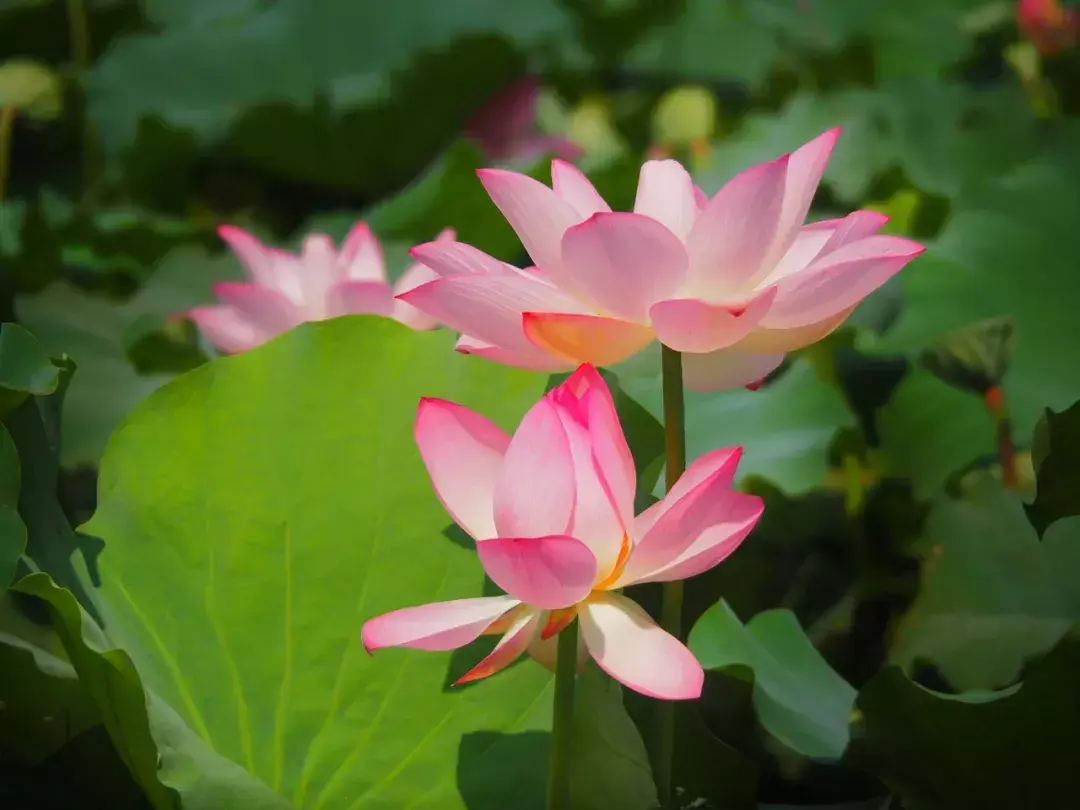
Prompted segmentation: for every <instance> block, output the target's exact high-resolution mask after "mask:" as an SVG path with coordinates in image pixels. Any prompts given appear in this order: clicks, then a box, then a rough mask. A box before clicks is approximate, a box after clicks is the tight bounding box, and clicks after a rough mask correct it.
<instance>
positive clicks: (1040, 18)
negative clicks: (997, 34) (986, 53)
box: [1016, 0, 1080, 56]
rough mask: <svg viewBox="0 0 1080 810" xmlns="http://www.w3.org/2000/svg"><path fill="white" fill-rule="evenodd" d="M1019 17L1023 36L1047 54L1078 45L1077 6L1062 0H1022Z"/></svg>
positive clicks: (1017, 17) (1079, 17) (1019, 5)
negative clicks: (1073, 6)
mask: <svg viewBox="0 0 1080 810" xmlns="http://www.w3.org/2000/svg"><path fill="white" fill-rule="evenodd" d="M1016 21H1017V24H1018V25H1019V26H1020V30H1021V31H1022V32H1023V33H1024V36H1025V37H1027V38H1028V39H1029V40H1031V41H1032V42H1033V43H1034V44H1035V47H1036V48H1038V49H1039V51H1040V52H1041V53H1043V54H1045V55H1047V56H1053V55H1054V54H1056V53H1060V52H1061V51H1063V50H1065V49H1066V48H1071V47H1072V46H1073V45H1075V44H1076V38H1077V33H1078V30H1080V15H1078V14H1077V11H1076V9H1075V8H1068V9H1067V8H1065V7H1064V6H1062V4H1061V0H1020V2H1019V3H1017V4H1016Z"/></svg>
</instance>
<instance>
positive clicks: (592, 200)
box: [551, 160, 611, 218]
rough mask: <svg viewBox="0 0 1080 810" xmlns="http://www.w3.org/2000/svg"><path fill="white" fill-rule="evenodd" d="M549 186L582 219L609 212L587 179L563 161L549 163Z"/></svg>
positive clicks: (609, 207) (606, 205)
mask: <svg viewBox="0 0 1080 810" xmlns="http://www.w3.org/2000/svg"><path fill="white" fill-rule="evenodd" d="M551 185H552V188H553V189H554V190H555V193H556V194H558V195H559V197H560V198H561V199H562V200H563V201H564V202H566V203H569V204H570V205H571V206H572V207H573V208H574V210H575V211H577V212H578V214H579V215H580V216H581V217H582V218H584V217H591V216H592V215H593V214H596V213H599V212H601V211H604V212H608V213H610V212H611V206H610V205H608V204H607V202H605V201H604V198H603V197H601V196H600V192H598V191H597V190H596V188H595V187H594V186H593V184H592V183H590V182H589V178H588V177H586V176H585V175H584V174H583V173H582V172H581V170H580V169H578V168H577V167H576V166H572V165H571V164H569V163H567V162H566V161H565V160H553V161H552V162H551Z"/></svg>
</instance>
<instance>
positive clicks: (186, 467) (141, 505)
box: [85, 317, 551, 810]
mask: <svg viewBox="0 0 1080 810" xmlns="http://www.w3.org/2000/svg"><path fill="white" fill-rule="evenodd" d="M452 344H453V336H452V335H451V334H449V333H447V332H430V333H416V332H413V331H411V330H408V329H406V328H405V327H402V326H400V325H399V324H396V323H394V322H392V321H389V320H384V319H378V318H373V317H347V318H340V319H337V320H333V321H328V322H324V323H319V324H305V325H303V326H300V327H298V328H297V329H294V330H292V331H291V332H289V333H287V334H286V335H283V336H281V337H279V338H277V339H275V340H273V341H271V342H270V343H268V344H266V345H265V346H262V347H260V348H258V349H255V350H253V351H251V352H247V353H244V354H241V355H236V356H232V357H227V358H222V359H219V360H215V361H213V362H211V363H209V364H207V365H205V366H203V367H201V368H199V369H196V370H195V371H193V372H190V373H188V374H186V375H184V376H183V377H181V378H179V379H177V380H176V381H174V382H173V383H171V384H170V385H168V386H165V387H164V388H162V389H161V390H160V391H158V392H157V393H155V394H154V395H153V396H152V397H151V398H150V399H149V400H148V401H147V402H146V403H145V404H144V405H142V406H141V407H139V408H138V409H137V410H136V411H135V412H134V413H133V414H132V415H131V417H129V419H128V420H127V421H126V422H125V424H124V425H123V426H122V427H121V428H120V429H119V430H118V431H117V433H116V434H115V435H114V437H113V439H112V442H111V443H110V445H109V450H108V453H107V454H106V457H105V459H104V460H103V462H102V469H101V479H100V480H101V484H100V492H101V499H100V503H99V506H98V511H97V513H96V514H95V516H94V518H93V519H92V520H91V521H90V523H89V524H87V526H86V527H85V530H86V531H87V532H88V533H91V534H94V535H96V536H99V537H101V538H103V539H104V540H105V542H106V544H107V546H108V549H109V550H108V553H107V554H105V555H103V557H102V560H101V579H102V585H101V588H100V591H99V594H100V597H101V600H102V603H103V605H104V607H103V610H104V612H105V619H106V622H107V626H108V628H109V633H110V636H111V637H112V638H113V639H114V641H119V642H121V643H123V645H124V647H125V649H127V650H128V651H129V652H130V653H131V655H132V657H133V658H134V660H135V662H136V664H137V666H138V667H139V671H140V673H141V674H142V676H143V677H144V678H145V680H146V683H147V686H148V687H149V688H150V689H151V690H153V691H154V692H155V693H156V694H159V695H160V696H162V697H163V698H164V699H165V700H166V701H167V702H168V703H169V704H170V705H172V706H174V707H176V708H177V710H178V711H180V712H182V715H183V717H184V720H185V722H186V723H188V724H189V725H190V726H191V728H192V729H194V730H195V731H196V732H197V733H198V734H199V736H200V737H202V738H203V739H204V740H206V741H207V742H209V741H212V745H213V748H214V750H216V751H217V752H218V753H219V754H220V755H222V756H225V757H228V758H229V759H230V760H232V761H234V762H237V763H241V764H243V765H244V767H246V768H247V769H248V770H249V771H250V772H251V773H253V774H254V775H255V776H257V777H258V778H260V779H261V780H263V781H264V782H265V783H266V784H267V785H269V786H270V787H272V788H273V789H274V790H275V791H276V792H277V793H278V794H279V795H281V796H287V797H289V798H290V799H291V800H293V801H294V802H295V804H297V805H302V806H308V805H318V806H321V807H322V808H325V810H335V808H342V810H344V808H348V807H352V806H356V807H367V806H371V807H374V806H377V805H379V804H380V803H381V804H386V803H389V804H391V805H395V806H397V805H403V804H407V803H408V802H410V801H413V802H419V801H421V799H422V800H423V801H425V802H430V803H432V804H433V805H437V806H439V807H447V808H455V807H458V808H460V807H463V806H464V805H463V804H462V800H461V798H460V796H459V792H458V788H457V787H455V775H456V774H457V775H458V778H460V779H466V778H468V784H469V786H470V790H471V793H470V796H471V798H470V806H471V807H475V808H487V807H491V808H502V807H505V806H506V802H507V801H508V800H509V798H510V797H517V796H518V792H517V791H518V785H517V782H518V781H519V780H520V779H521V778H524V776H526V775H528V774H529V773H532V772H533V771H532V770H531V769H532V768H536V769H540V771H542V769H543V761H544V757H543V756H540V757H537V756H536V752H535V750H534V748H532V747H529V746H524V747H521V746H519V745H516V744H515V742H517V741H518V740H519V738H520V737H521V735H520V734H505V735H503V736H500V737H499V738H498V741H496V743H495V744H493V745H490V746H473V745H469V746H466V745H465V742H464V740H465V738H466V737H468V736H469V735H471V734H475V733H478V732H481V731H484V732H492V731H498V732H527V731H543V730H546V728H547V723H548V713H549V700H550V693H551V690H550V685H551V678H550V676H549V674H548V673H547V672H545V671H544V670H542V669H541V668H539V667H538V666H536V665H535V664H533V663H531V662H523V663H522V664H520V665H519V666H516V667H514V668H513V669H511V670H509V671H507V672H504V673H500V675H499V677H496V678H491V679H490V680H485V681H483V682H480V683H478V684H476V685H471V686H468V687H465V688H460V689H453V688H448V684H450V683H451V682H452V681H454V680H456V678H457V676H459V675H461V674H463V672H464V671H465V668H467V667H469V666H470V665H471V664H472V663H475V661H476V660H478V659H477V658H476V656H477V655H479V654H482V653H481V652H480V651H479V650H477V649H467V650H464V651H462V652H461V653H458V654H455V655H453V656H448V655H439V654H434V653H426V652H418V651H409V650H386V651H382V652H380V653H379V654H378V655H376V656H375V657H369V656H367V655H365V654H364V652H363V650H362V649H361V647H360V641H359V630H360V627H361V625H362V624H363V622H364V621H365V620H366V619H369V618H371V617H373V616H375V615H378V614H379V613H382V612H384V611H387V610H391V609H394V608H399V607H404V606H406V605H411V604H418V603H422V602H428V601H435V600H439V599H451V598H460V597H469V596H477V595H479V594H480V592H481V589H482V587H483V581H484V578H483V571H482V568H481V567H480V565H479V564H478V561H477V560H476V558H475V556H474V555H473V554H472V553H470V552H468V551H467V550H464V549H462V548H460V547H459V546H458V545H456V544H455V543H452V542H449V541H447V540H446V538H444V537H441V536H440V533H441V532H442V531H443V530H444V529H446V528H447V527H448V526H449V525H450V524H451V521H450V518H449V517H448V516H447V515H446V513H445V512H444V511H443V509H442V507H441V506H440V505H439V503H438V500H437V498H436V497H435V494H434V492H433V491H432V490H431V485H430V482H429V480H428V478H427V475H426V474H425V472H424V468H423V465H422V463H421V460H420V457H419V453H418V452H417V451H416V449H415V446H414V444H413V439H412V429H411V426H412V423H413V420H414V418H415V409H416V405H417V402H418V401H419V399H420V397H421V396H441V397H446V398H449V399H451V400H453V401H456V402H461V403H462V404H464V405H466V406H470V407H474V408H477V409H478V410H480V411H482V412H483V413H485V414H486V415H488V416H490V417H493V418H494V419H495V420H496V421H498V422H500V423H502V424H503V425H505V426H507V427H510V426H511V425H512V424H513V423H514V421H515V420H516V419H518V418H519V417H520V415H521V414H522V413H523V412H524V411H525V409H526V407H527V406H528V405H530V404H532V402H533V401H535V400H536V399H537V398H538V397H539V396H540V394H541V392H542V391H543V387H544V378H543V377H542V376H540V375H532V374H527V373H524V372H520V371H515V370H512V369H507V368H504V367H500V366H497V365H495V364H492V363H488V362H485V361H482V360H478V359H476V358H469V357H464V356H462V355H458V354H456V353H455V352H453V350H452ZM358 358H360V359H362V371H360V372H357V373H344V374H343V373H341V370H342V369H347V368H352V367H354V366H355V364H356V363H357V362H358ZM356 368H360V367H359V366H357V367H356ZM358 374H359V376H358ZM365 392H366V393H365ZM283 426H287V427H286V428H283ZM314 503H318V508H315V509H312V508H311V505H312V504H314ZM354 529H355V531H354ZM343 532H344V534H345V535H351V536H352V539H351V540H350V542H347V543H342V542H340V540H341V538H342V537H343V536H344V535H343ZM147 537H152V538H154V541H153V542H152V543H147V542H146V538H147ZM420 549H422V550H423V551H422V553H419V554H418V550H420ZM163 591H166V592H168V593H169V595H170V598H169V599H168V600H162V599H161V598H160V594H161V593H162V592H163ZM433 718H435V719H436V721H435V723H434V726H433ZM438 718H442V719H441V720H438ZM470 739H471V738H470ZM526 754H527V755H528V756H527V757H526V759H524V760H519V759H518V757H520V756H525V755H526ZM463 789H464V788H463Z"/></svg>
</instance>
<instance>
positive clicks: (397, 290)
mask: <svg viewBox="0 0 1080 810" xmlns="http://www.w3.org/2000/svg"><path fill="white" fill-rule="evenodd" d="M437 278H439V274H438V273H436V272H435V271H434V270H432V269H431V268H430V267H428V266H426V265H423V264H420V263H419V262H417V263H416V264H413V265H411V266H409V267H408V268H407V269H406V270H405V272H404V273H402V274H401V276H400V277H399V278H398V280H397V281H396V282H394V293H393V294H394V295H395V296H398V295H401V294H402V293H407V292H409V290H415V289H416V288H417V287H419V286H420V285H422V284H427V283H428V282H429V281H434V280H435V279H437ZM392 307H393V309H392V311H391V316H392V317H393V318H394V320H396V321H398V322H399V323H403V324H405V325H406V326H408V327H411V328H412V329H432V328H433V327H434V326H435V325H436V324H438V321H437V320H435V318H432V317H431V316H430V315H428V314H427V313H426V312H421V311H420V310H418V309H417V308H416V307H414V306H413V305H412V304H407V303H405V302H404V301H401V300H395V301H393V302H392Z"/></svg>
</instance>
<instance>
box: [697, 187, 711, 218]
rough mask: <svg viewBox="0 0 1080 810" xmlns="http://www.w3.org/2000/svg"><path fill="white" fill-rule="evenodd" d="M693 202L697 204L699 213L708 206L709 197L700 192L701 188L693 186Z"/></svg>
mask: <svg viewBox="0 0 1080 810" xmlns="http://www.w3.org/2000/svg"><path fill="white" fill-rule="evenodd" d="M694 202H695V203H696V204H697V208H698V211H699V212H700V211H701V209H702V208H704V207H705V206H706V205H708V204H709V195H708V194H706V193H705V192H704V191H702V190H701V186H694Z"/></svg>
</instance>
